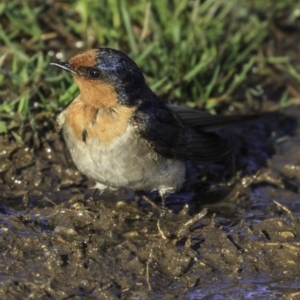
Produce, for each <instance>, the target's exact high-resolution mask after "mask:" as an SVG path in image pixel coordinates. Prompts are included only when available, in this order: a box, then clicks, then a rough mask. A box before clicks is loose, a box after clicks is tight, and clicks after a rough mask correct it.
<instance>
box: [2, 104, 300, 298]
mask: <svg viewBox="0 0 300 300" xmlns="http://www.w3.org/2000/svg"><path fill="white" fill-rule="evenodd" d="M299 118H300V107H297V106H293V107H289V108H287V109H285V110H282V111H281V112H280V113H266V114H264V115H262V116H261V117H260V118H259V119H257V120H254V121H252V122H250V123H245V124H243V126H239V128H230V129H228V130H227V131H226V133H223V134H224V135H225V134H226V136H227V138H228V139H231V141H232V143H235V148H236V153H235V156H234V157H235V159H230V160H228V161H226V162H222V163H219V164H214V165H209V166H194V165H190V166H189V171H188V174H187V182H186V185H185V186H184V188H183V190H182V191H180V192H179V193H176V194H174V195H172V196H170V197H169V198H168V199H167V207H168V211H167V213H166V215H165V216H164V217H160V216H159V212H158V211H157V210H156V209H155V208H153V207H151V206H150V205H149V204H148V203H147V202H145V201H144V200H142V199H143V198H142V197H141V193H133V192H130V191H118V192H111V191H110V192H106V193H104V194H102V195H97V194H96V195H95V196H94V199H93V201H91V199H89V197H90V196H91V194H92V189H90V188H91V187H92V186H93V182H91V181H89V180H88V179H87V178H86V177H84V176H83V175H82V174H81V173H80V172H79V171H78V170H77V169H76V168H75V166H74V165H73V163H72V161H71V159H70V156H69V154H68V152H67V150H66V146H65V144H64V141H63V140H62V139H61V138H60V137H59V136H58V135H57V134H56V133H54V132H51V131H49V132H47V133H45V135H44V136H43V137H42V141H41V144H42V147H41V149H40V150H34V149H32V148H31V147H29V146H24V145H19V144H17V143H15V142H12V141H11V140H8V138H5V137H1V140H0V189H1V194H0V199H1V206H0V214H1V217H0V222H1V236H0V251H1V257H2V259H1V261H0V270H1V271H0V276H1V285H0V298H1V299H300V220H299V218H300V196H299V186H300V148H299V145H300V125H299V124H298V123H297V119H299ZM147 196H148V197H149V198H151V199H152V200H153V201H155V202H156V203H157V204H158V205H159V203H160V201H159V197H158V196H157V194H155V193H151V194H148V195H147Z"/></svg>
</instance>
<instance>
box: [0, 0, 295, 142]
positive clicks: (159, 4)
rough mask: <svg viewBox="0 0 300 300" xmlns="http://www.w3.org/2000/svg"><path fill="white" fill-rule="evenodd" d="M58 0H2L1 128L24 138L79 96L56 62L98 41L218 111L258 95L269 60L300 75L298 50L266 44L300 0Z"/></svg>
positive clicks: (186, 97) (157, 83) (174, 92)
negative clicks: (284, 51) (49, 0)
mask: <svg viewBox="0 0 300 300" xmlns="http://www.w3.org/2000/svg"><path fill="white" fill-rule="evenodd" d="M250 2H251V3H250ZM53 3H54V4H52V5H47V4H46V1H39V0H23V1H19V0H10V1H3V2H2V3H0V41H1V48H0V84H1V85H0V133H5V132H10V133H12V134H13V136H14V137H15V138H16V139H19V140H21V138H22V136H23V133H24V132H25V131H28V129H30V130H33V131H37V130H39V128H40V122H39V120H45V119H46V120H47V119H51V120H53V119H54V117H55V115H56V114H57V112H58V111H60V110H61V109H62V108H64V107H65V106H66V105H67V104H68V103H69V102H70V101H71V100H72V99H73V98H74V96H75V95H76V94H77V93H78V90H77V86H76V85H75V83H74V82H73V80H72V78H71V77H70V76H69V75H68V74H66V73H65V72H59V71H58V70H57V69H54V68H51V67H50V66H49V63H50V62H51V61H55V60H58V58H62V59H63V60H67V59H69V58H70V57H71V56H72V55H73V54H75V53H76V52H78V51H80V50H82V49H87V48H91V47H97V46H109V47H113V48H117V49H120V50H122V51H125V52H126V53H127V54H129V55H130V56H131V57H132V58H133V59H134V60H135V61H136V62H137V64H138V65H139V66H140V67H141V68H142V70H143V72H144V74H145V76H146V79H147V82H148V83H149V85H150V86H151V88H152V89H153V90H154V91H155V92H156V93H157V94H158V95H159V96H161V97H163V98H165V99H166V100H171V101H175V102H177V103H185V104H186V105H189V106H191V107H195V106H198V107H203V108H206V109H210V110H212V111H213V110H214V109H215V108H217V107H218V106H219V105H220V103H224V102H226V103H229V102H230V101H232V100H234V99H235V97H236V95H239V97H240V98H241V91H242V98H243V97H244V98H245V99H247V97H248V98H249V95H250V96H251V95H254V94H255V91H254V90H253V87H252V86H251V85H249V84H248V82H249V81H251V82H253V78H256V79H257V78H260V76H262V77H266V76H268V72H269V71H268V68H267V66H269V65H272V66H275V67H277V66H278V68H279V69H280V70H281V72H284V73H286V74H288V76H290V77H291V78H292V79H293V80H295V82H296V83H297V82H298V83H299V82H300V73H299V68H297V67H295V66H293V64H292V62H291V60H290V58H289V57H288V56H282V55H281V56H277V55H276V53H275V52H274V51H265V50H264V49H265V48H266V47H268V45H269V44H271V42H272V41H271V40H272V32H274V27H275V26H276V22H277V21H278V20H281V19H284V20H287V22H288V24H290V26H293V24H296V22H297V21H298V22H299V18H300V13H299V12H300V3H299V1H293V0H277V1H275V0H274V1H271V0H269V1H258V0H257V1H246V0H244V1H240V0H219V1H216V0H206V1H197V0H196V1H187V0H172V1H167V2H164V1H161V0H153V1H146V0H141V1H118V0H106V1H96V0H78V1H74V0H68V1H53ZM166 3H167V4H166ZM271 48H272V47H271ZM250 79H251V80H250ZM254 81H255V80H254ZM281 92H282V95H283V96H282V99H281V102H280V103H281V104H282V106H286V105H287V103H291V102H292V97H293V95H291V94H290V93H289V91H288V90H287V89H285V88H284V87H283V90H281ZM245 101H246V100H245Z"/></svg>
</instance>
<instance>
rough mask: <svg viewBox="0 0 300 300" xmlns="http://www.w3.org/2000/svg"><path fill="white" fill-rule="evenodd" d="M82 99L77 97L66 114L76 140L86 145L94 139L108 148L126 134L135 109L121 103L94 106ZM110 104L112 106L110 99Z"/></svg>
mask: <svg viewBox="0 0 300 300" xmlns="http://www.w3.org/2000/svg"><path fill="white" fill-rule="evenodd" d="M81 97H82V96H81V95H79V96H78V97H76V98H75V99H74V100H73V102H72V103H71V104H70V105H69V107H68V108H67V112H66V123H67V124H68V126H69V127H70V128H71V129H72V131H73V133H74V136H75V138H76V139H78V140H81V141H83V142H85V143H89V140H90V139H93V140H96V141H98V142H99V143H101V144H102V145H105V146H108V145H109V144H110V143H112V142H113V141H114V139H115V138H117V137H119V136H121V135H122V134H123V133H124V132H125V130H126V128H127V125H128V123H129V122H130V118H131V117H132V115H133V113H134V111H135V107H126V106H123V105H121V104H119V103H116V104H115V105H108V106H105V105H103V106H93V105H91V104H87V103H86V101H83V100H82V98H81ZM108 102H109V103H108V104H112V102H110V101H109V99H108Z"/></svg>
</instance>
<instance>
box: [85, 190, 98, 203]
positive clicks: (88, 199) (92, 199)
mask: <svg viewBox="0 0 300 300" xmlns="http://www.w3.org/2000/svg"><path fill="white" fill-rule="evenodd" d="M97 191H100V190H99V189H98V188H96V187H95V188H94V190H93V192H92V194H91V196H90V197H88V198H87V199H86V201H85V202H86V203H89V202H94V197H95V195H96V193H97ZM101 194H102V193H101V191H100V195H101Z"/></svg>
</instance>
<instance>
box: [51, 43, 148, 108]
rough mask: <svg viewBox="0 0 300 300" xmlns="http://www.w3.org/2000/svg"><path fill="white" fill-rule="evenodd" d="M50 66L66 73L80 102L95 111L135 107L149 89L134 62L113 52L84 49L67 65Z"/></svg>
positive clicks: (109, 50)
mask: <svg viewBox="0 0 300 300" xmlns="http://www.w3.org/2000/svg"><path fill="white" fill-rule="evenodd" d="M51 65H53V66H56V67H59V68H61V69H63V70H66V71H68V72H70V73H71V74H72V75H73V77H74V78H75V80H76V82H77V84H78V86H79V89H80V93H81V99H82V101H84V102H85V103H86V104H87V105H92V106H95V107H98V108H104V107H107V108H108V107H112V106H115V105H120V104H121V105H125V106H127V107H132V106H136V105H137V104H138V102H139V101H141V97H142V94H143V92H144V91H145V90H149V88H148V87H147V85H146V83H145V79H144V76H143V74H142V72H141V70H140V69H139V67H138V66H137V65H136V64H135V62H134V61H133V60H132V59H131V58H129V57H128V56H127V55H126V54H124V53H123V52H121V51H118V50H115V49H111V48H97V49H91V50H86V51H82V52H80V53H78V54H76V55H75V56H73V57H72V58H71V59H70V60H69V61H68V62H56V63H51Z"/></svg>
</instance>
